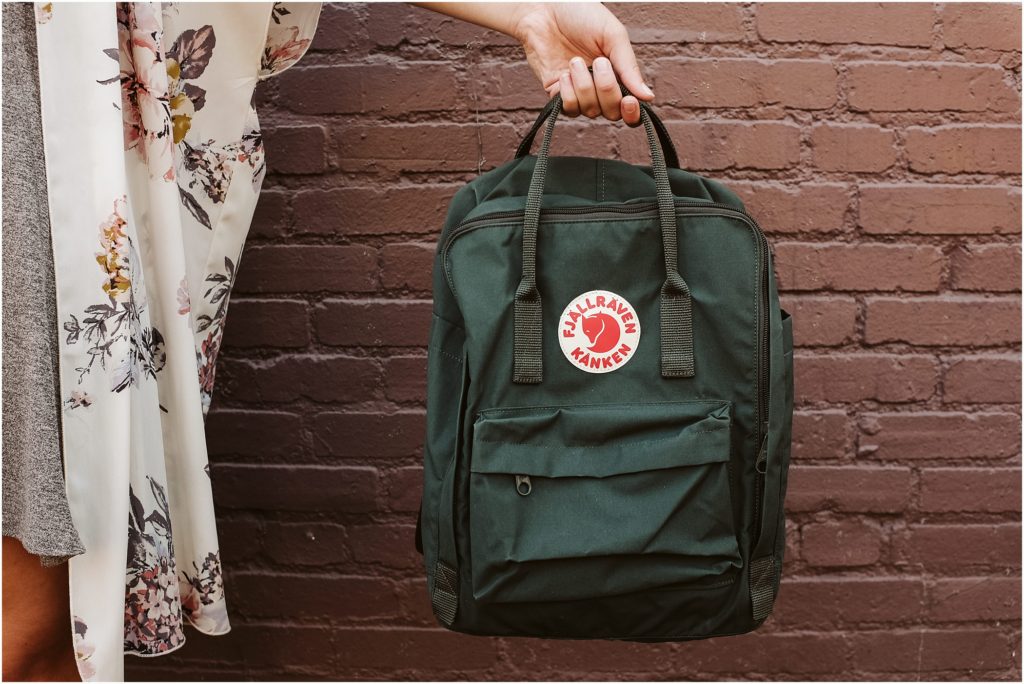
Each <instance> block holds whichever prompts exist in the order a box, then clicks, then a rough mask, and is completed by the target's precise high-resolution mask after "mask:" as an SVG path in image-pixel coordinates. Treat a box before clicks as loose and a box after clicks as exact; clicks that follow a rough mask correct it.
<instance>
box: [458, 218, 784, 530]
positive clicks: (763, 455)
mask: <svg viewBox="0 0 1024 684" xmlns="http://www.w3.org/2000/svg"><path fill="white" fill-rule="evenodd" d="M675 206H676V212H677V214H682V215H683V216H687V215H690V216H693V215H710V216H731V217H733V218H737V219H739V220H741V221H743V222H744V223H746V224H747V225H749V226H750V228H751V230H752V232H753V233H754V236H755V238H756V240H757V250H758V268H760V270H761V273H760V279H761V282H760V287H761V296H760V298H759V300H758V316H757V319H758V321H757V325H758V340H759V343H760V344H759V350H758V359H757V407H756V408H757V410H756V411H755V413H756V414H757V428H756V434H755V437H756V438H755V440H754V444H757V445H758V451H757V456H756V457H755V461H754V529H753V536H752V538H751V548H754V547H755V546H756V544H757V542H758V538H759V537H760V532H761V499H762V496H763V492H762V490H763V489H764V485H765V473H766V472H767V443H768V440H767V438H768V416H767V415H766V412H767V409H768V364H769V358H768V356H769V353H770V349H769V345H770V342H769V330H768V289H769V288H768V276H769V274H768V268H767V258H768V253H769V246H768V239H767V238H766V237H765V234H764V230H762V228H761V226H759V225H758V223H757V221H756V220H755V219H754V217H753V216H751V215H750V214H748V213H746V212H745V211H741V210H739V209H737V208H735V207H732V206H729V205H728V204H722V203H720V202H712V201H704V200H676V201H675ZM680 209H683V211H680ZM657 211H658V205H657V203H655V202H645V203H642V204H627V205H619V206H604V207H599V208H594V207H592V206H566V207H551V208H549V209H542V210H541V216H540V220H541V223H544V222H545V221H550V220H556V219H557V218H558V217H560V216H575V215H586V216H588V217H591V218H594V219H600V218H602V217H605V216H607V217H608V218H613V219H614V218H621V217H623V216H634V215H638V214H652V215H657ZM522 217H523V210H522V209H513V210H509V211H496V212H492V213H490V214H484V215H482V216H478V217H476V218H473V219H470V220H468V221H465V222H463V223H460V224H458V225H457V226H455V228H453V229H452V231H451V233H449V234H448V237H447V239H445V241H444V243H443V245H442V247H441V263H442V264H443V266H444V270H445V279H446V280H447V282H448V287H449V289H450V290H451V292H452V294H453V295H454V294H455V285H454V283H453V282H452V279H451V273H450V271H449V270H448V250H449V249H450V248H451V246H452V243H453V242H455V240H456V239H457V238H459V237H461V236H462V235H465V234H466V233H469V232H471V231H474V230H477V229H479V228H485V227H489V226H498V225H509V223H510V219H516V218H518V219H522ZM516 484H517V485H518V484H519V482H518V478H517V483H516ZM517 489H518V487H517Z"/></svg>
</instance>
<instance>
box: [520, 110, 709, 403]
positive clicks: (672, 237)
mask: <svg viewBox="0 0 1024 684" xmlns="http://www.w3.org/2000/svg"><path fill="white" fill-rule="evenodd" d="M561 111H562V100H561V97H559V96H558V95H556V96H555V97H554V98H552V100H551V103H550V104H549V105H548V106H547V107H546V108H545V110H544V113H542V115H541V116H542V118H543V117H544V116H546V117H547V123H546V125H545V126H544V138H543V140H542V141H541V146H540V151H539V152H538V153H537V159H536V162H535V164H534V170H533V176H532V178H531V179H530V187H529V190H528V191H527V194H526V208H525V210H524V212H523V254H522V263H523V276H522V279H521V280H520V281H519V286H518V287H517V288H516V298H515V332H514V335H513V341H514V342H513V355H514V368H513V376H512V381H513V382H518V383H539V382H541V381H542V380H543V356H542V348H543V342H542V339H543V334H542V330H543V326H542V323H541V319H542V308H543V307H542V304H541V294H540V292H539V290H538V288H537V278H536V262H537V230H538V223H539V221H540V208H541V200H542V197H543V192H544V181H545V177H546V175H547V168H548V151H549V149H550V147H551V134H552V132H553V130H554V127H555V122H556V120H557V119H558V115H559V114H560V113H561ZM654 119H656V117H654V116H653V112H651V110H650V109H649V108H648V107H646V106H645V107H642V108H641V110H640V120H641V122H642V123H643V126H644V131H645V132H646V133H647V144H648V147H649V148H650V150H651V172H652V175H653V177H654V184H655V189H656V195H657V200H658V219H659V222H660V226H661V240H662V246H663V249H664V260H665V282H664V284H663V285H662V287H661V304H660V308H659V311H660V313H661V323H660V330H661V374H662V375H663V376H664V377H666V378H688V377H692V376H693V373H694V367H693V309H692V306H691V302H690V289H689V287H688V286H687V285H686V281H685V280H684V279H683V277H682V276H681V275H680V274H679V269H678V255H677V251H676V249H677V247H676V232H677V230H676V216H675V212H674V210H673V196H672V188H671V185H670V183H669V179H668V171H667V168H666V166H665V155H664V152H663V150H662V147H661V145H660V144H659V142H658V136H657V134H656V132H655V127H654V124H653V120H654ZM540 120H541V119H538V122H539V121H540ZM535 130H536V126H535V127H534V129H532V130H531V135H532V134H533V133H535ZM659 130H660V129H659ZM666 140H667V138H666ZM667 147H669V148H670V149H671V143H669V144H668V145H667Z"/></svg>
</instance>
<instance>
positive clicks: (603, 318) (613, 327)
mask: <svg viewBox="0 0 1024 684" xmlns="http://www.w3.org/2000/svg"><path fill="white" fill-rule="evenodd" d="M583 334H584V335H586V336H587V339H588V340H590V345H591V346H589V347H587V349H589V350H590V351H592V352H594V353H595V354H604V353H605V352H609V351H611V350H612V349H614V348H615V345H617V344H618V343H619V337H620V336H621V335H620V332H619V322H618V321H617V320H615V318H614V317H613V316H611V315H609V314H606V313H596V314H593V315H592V316H584V317H583Z"/></svg>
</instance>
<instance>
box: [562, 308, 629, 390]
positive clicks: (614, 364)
mask: <svg viewBox="0 0 1024 684" xmlns="http://www.w3.org/2000/svg"><path fill="white" fill-rule="evenodd" d="M558 328H559V329H558V344H559V346H560V347H561V348H562V353H563V354H564V355H565V358H566V359H568V360H569V363H571V364H572V365H574V366H576V368H579V369H580V370H582V371H586V372H587V373H609V372H611V371H613V370H616V369H618V368H621V367H622V366H623V364H625V363H627V362H628V361H629V360H630V359H632V358H633V356H634V354H635V353H637V351H638V347H637V345H638V344H639V343H640V319H639V317H638V316H637V312H636V311H635V310H634V309H633V306H632V305H631V304H630V303H629V302H628V301H626V300H625V299H623V298H622V296H621V295H617V294H615V293H614V292H609V291H608V290H590V291H589V292H584V293H583V294H581V295H578V296H577V297H576V298H575V299H573V300H572V301H571V302H569V304H568V305H567V306H566V307H565V310H564V311H562V316H561V318H560V319H559V323H558Z"/></svg>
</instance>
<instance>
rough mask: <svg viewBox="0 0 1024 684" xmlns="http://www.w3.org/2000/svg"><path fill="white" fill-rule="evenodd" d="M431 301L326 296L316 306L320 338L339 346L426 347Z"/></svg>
mask: <svg viewBox="0 0 1024 684" xmlns="http://www.w3.org/2000/svg"><path fill="white" fill-rule="evenodd" d="M430 311H431V304H430V302H425V301H419V300H359V301H350V300H344V299H325V300H324V302H323V306H322V307H321V308H319V309H317V311H316V313H315V314H314V315H315V319H314V320H315V325H316V334H317V338H318V339H319V340H320V341H321V342H323V343H324V344H330V345H336V346H374V347H377V346H383V347H425V346H426V345H427V341H428V339H427V338H428V336H429V334H430Z"/></svg>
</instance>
